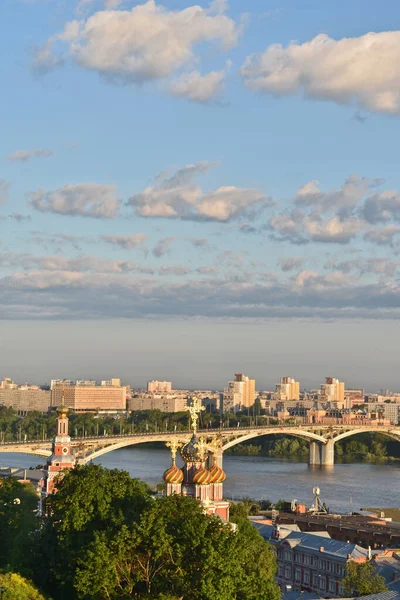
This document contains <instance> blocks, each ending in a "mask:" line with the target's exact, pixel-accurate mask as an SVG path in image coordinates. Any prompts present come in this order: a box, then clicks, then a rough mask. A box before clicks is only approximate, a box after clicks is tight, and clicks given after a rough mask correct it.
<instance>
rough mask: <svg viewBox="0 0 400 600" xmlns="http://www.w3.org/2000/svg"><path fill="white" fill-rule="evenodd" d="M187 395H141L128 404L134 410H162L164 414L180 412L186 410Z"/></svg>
mask: <svg viewBox="0 0 400 600" xmlns="http://www.w3.org/2000/svg"><path fill="white" fill-rule="evenodd" d="M186 406H187V394H184V395H182V394H141V395H140V396H134V397H133V398H131V399H130V400H129V402H128V409H129V410H130V411H132V410H161V411H162V412H171V413H172V412H180V411H183V410H185V409H186Z"/></svg>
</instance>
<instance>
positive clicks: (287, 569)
mask: <svg viewBox="0 0 400 600" xmlns="http://www.w3.org/2000/svg"><path fill="white" fill-rule="evenodd" d="M291 576H292V569H291V568H290V567H285V579H290V578H291Z"/></svg>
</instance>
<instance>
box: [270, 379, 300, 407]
mask: <svg viewBox="0 0 400 600" xmlns="http://www.w3.org/2000/svg"><path fill="white" fill-rule="evenodd" d="M274 398H275V399H276V400H281V401H282V400H283V401H284V400H299V399H300V382H299V381H295V380H294V379H293V378H292V377H281V381H280V383H277V384H276V388H275V394H274Z"/></svg>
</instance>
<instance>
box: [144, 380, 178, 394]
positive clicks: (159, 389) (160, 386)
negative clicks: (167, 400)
mask: <svg viewBox="0 0 400 600" xmlns="http://www.w3.org/2000/svg"><path fill="white" fill-rule="evenodd" d="M147 391H148V392H152V393H164V394H168V393H170V392H171V391H172V383H171V382H170V381H148V382H147Z"/></svg>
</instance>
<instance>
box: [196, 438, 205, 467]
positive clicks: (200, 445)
mask: <svg viewBox="0 0 400 600" xmlns="http://www.w3.org/2000/svg"><path fill="white" fill-rule="evenodd" d="M196 448H197V449H198V451H199V456H200V460H201V461H203V460H204V459H205V455H206V450H207V442H206V440H205V439H204V438H203V437H201V438H200V439H199V441H198V442H197V444H196Z"/></svg>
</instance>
